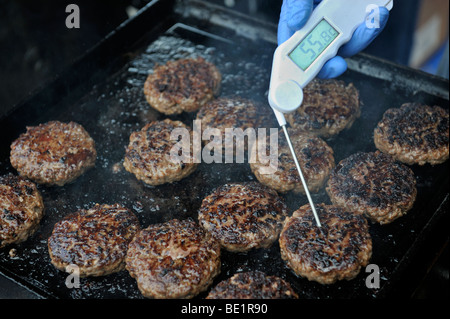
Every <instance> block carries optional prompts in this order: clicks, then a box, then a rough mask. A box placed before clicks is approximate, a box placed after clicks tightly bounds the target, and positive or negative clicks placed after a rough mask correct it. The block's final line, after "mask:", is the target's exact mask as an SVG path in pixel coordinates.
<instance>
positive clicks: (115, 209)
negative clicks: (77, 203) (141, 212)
mask: <svg viewBox="0 0 450 319" xmlns="http://www.w3.org/2000/svg"><path fill="white" fill-rule="evenodd" d="M139 228H140V226H139V220H138V219H137V217H136V216H135V215H134V214H133V213H132V212H131V211H130V210H129V209H127V208H125V207H123V206H121V205H119V204H114V205H107V204H103V205H100V204H96V205H94V206H93V207H92V208H90V209H88V210H86V209H81V210H79V211H77V212H75V213H72V214H69V215H68V216H66V217H65V218H64V219H63V220H61V221H60V222H58V223H56V224H55V227H54V228H53V231H52V234H51V236H50V237H49V238H48V250H49V254H50V258H51V262H52V264H53V265H54V266H55V267H56V268H58V269H60V270H63V271H67V272H70V271H69V270H67V269H66V267H67V266H70V265H76V266H78V267H79V270H80V273H79V274H80V277H86V276H104V275H108V274H112V273H115V272H118V271H121V270H123V269H124V268H125V257H126V253H127V249H128V244H129V243H130V241H131V240H132V239H133V237H134V236H135V234H136V233H137V231H138V230H139Z"/></svg>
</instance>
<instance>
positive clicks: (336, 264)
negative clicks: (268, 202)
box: [279, 204, 372, 284]
mask: <svg viewBox="0 0 450 319" xmlns="http://www.w3.org/2000/svg"><path fill="white" fill-rule="evenodd" d="M316 210H317V213H318V214H319V218H320V222H321V224H322V227H320V228H319V227H317V225H316V222H315V220H314V215H313V213H312V210H311V207H310V206H309V205H305V206H302V207H300V208H299V209H298V210H296V211H295V212H294V213H293V214H292V216H291V217H288V218H286V222H285V224H284V227H283V230H282V232H281V234H280V239H279V243H280V250H281V257H282V258H283V260H284V261H285V262H286V264H287V266H288V267H289V268H291V269H292V270H293V271H294V272H295V273H296V274H297V275H299V276H302V277H306V278H307V279H308V280H310V281H316V282H319V283H321V284H333V283H335V282H336V281H338V280H351V279H353V278H355V277H356V276H357V275H358V273H359V272H360V270H361V268H362V267H365V266H366V265H367V264H368V263H369V260H370V258H371V256H372V239H371V237H370V234H369V226H368V223H367V220H366V219H365V218H364V217H362V216H360V215H355V214H353V213H348V212H346V211H344V210H343V209H341V208H339V207H336V206H331V205H324V204H320V205H316Z"/></svg>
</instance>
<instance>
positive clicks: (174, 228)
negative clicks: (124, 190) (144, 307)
mask: <svg viewBox="0 0 450 319" xmlns="http://www.w3.org/2000/svg"><path fill="white" fill-rule="evenodd" d="M220 265H221V264H220V245H219V244H218V243H217V241H215V240H214V238H212V237H211V235H210V234H208V233H207V232H205V231H204V230H203V229H202V228H201V227H199V226H198V225H197V224H196V223H195V222H194V221H193V220H178V219H173V220H170V221H168V222H165V223H162V224H154V225H150V226H149V227H147V228H146V229H143V230H141V231H140V232H139V233H138V234H137V235H136V237H135V238H134V239H133V241H132V242H131V243H130V246H129V249H128V254H127V259H126V268H127V270H128V271H129V273H130V275H131V276H132V277H133V278H135V279H136V281H137V285H138V288H139V290H140V291H141V293H142V294H143V295H144V296H145V297H147V298H159V299H164V298H192V297H194V296H196V295H197V294H199V293H200V292H202V291H204V290H206V289H207V288H208V287H209V286H210V285H211V283H212V281H213V279H214V278H215V277H216V276H217V275H218V274H219V273H220Z"/></svg>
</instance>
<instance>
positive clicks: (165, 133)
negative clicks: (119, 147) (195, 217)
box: [123, 119, 198, 185]
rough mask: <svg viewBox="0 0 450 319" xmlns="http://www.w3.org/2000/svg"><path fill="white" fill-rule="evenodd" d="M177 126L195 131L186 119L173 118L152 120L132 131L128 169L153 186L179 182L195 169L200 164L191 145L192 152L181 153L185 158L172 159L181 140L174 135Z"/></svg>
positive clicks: (127, 155)
mask: <svg viewBox="0 0 450 319" xmlns="http://www.w3.org/2000/svg"><path fill="white" fill-rule="evenodd" d="M175 129H186V130H188V132H189V134H192V133H191V130H190V129H189V128H188V127H187V126H186V125H184V124H183V123H182V122H180V121H172V120H169V119H166V120H164V121H155V122H151V123H148V124H147V125H145V126H144V127H143V128H142V130H141V131H139V132H134V133H132V134H131V136H130V144H129V145H128V147H127V149H126V152H125V160H124V162H123V166H124V167H125V169H126V170H127V171H128V172H130V173H133V174H134V175H135V176H136V178H138V179H140V180H142V181H144V182H145V183H147V184H149V185H160V184H164V183H172V182H175V181H179V180H181V179H183V178H185V177H186V176H188V175H190V174H191V173H192V172H194V171H195V169H196V168H197V166H198V164H196V163H193V158H192V149H191V147H190V145H189V149H190V150H191V153H190V154H184V153H183V154H179V155H181V156H180V158H181V161H178V162H177V161H175V160H174V159H172V158H171V149H172V148H173V147H174V146H175V145H176V144H177V142H178V140H171V138H170V135H171V133H172V132H173V131H174V130H175Z"/></svg>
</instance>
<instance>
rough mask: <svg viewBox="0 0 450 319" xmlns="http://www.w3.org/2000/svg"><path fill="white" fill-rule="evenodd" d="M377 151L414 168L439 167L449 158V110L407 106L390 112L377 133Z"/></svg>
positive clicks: (375, 137)
mask: <svg viewBox="0 0 450 319" xmlns="http://www.w3.org/2000/svg"><path fill="white" fill-rule="evenodd" d="M374 142H375V145H376V147H377V148H378V149H379V150H381V151H382V152H384V153H387V154H390V155H392V156H393V157H394V158H395V159H397V160H399V161H401V162H403V163H406V164H409V165H412V164H419V165H424V164H426V163H429V164H432V165H436V164H441V163H443V162H445V161H446V160H447V159H448V156H449V121H448V110H445V109H443V108H441V107H439V106H428V105H423V104H419V103H406V104H403V105H402V106H401V107H400V108H391V109H388V110H387V111H386V112H385V113H384V115H383V118H382V120H381V121H380V122H379V123H378V125H377V127H376V128H375V132H374Z"/></svg>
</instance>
